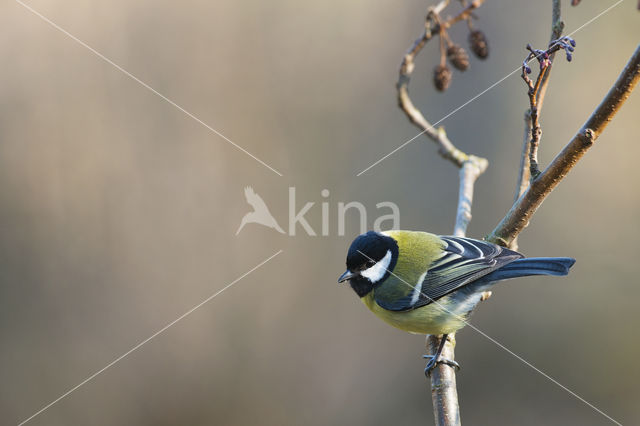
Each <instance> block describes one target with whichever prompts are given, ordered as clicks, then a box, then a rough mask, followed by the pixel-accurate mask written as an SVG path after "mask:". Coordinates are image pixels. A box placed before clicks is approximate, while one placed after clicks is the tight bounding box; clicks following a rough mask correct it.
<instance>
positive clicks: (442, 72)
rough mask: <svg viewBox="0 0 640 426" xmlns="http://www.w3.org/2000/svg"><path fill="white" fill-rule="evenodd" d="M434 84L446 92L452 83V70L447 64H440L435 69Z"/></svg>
mask: <svg viewBox="0 0 640 426" xmlns="http://www.w3.org/2000/svg"><path fill="white" fill-rule="evenodd" d="M433 84H434V85H435V86H436V89H438V90H439V91H440V92H444V91H445V90H447V88H448V87H449V84H451V70H450V69H449V67H448V66H446V65H438V66H437V67H435V69H434V70H433Z"/></svg>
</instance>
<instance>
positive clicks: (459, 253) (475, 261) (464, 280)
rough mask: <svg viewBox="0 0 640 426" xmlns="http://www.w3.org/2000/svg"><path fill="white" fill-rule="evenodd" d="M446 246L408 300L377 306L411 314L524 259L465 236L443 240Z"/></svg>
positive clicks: (443, 238) (515, 253)
mask: <svg viewBox="0 0 640 426" xmlns="http://www.w3.org/2000/svg"><path fill="white" fill-rule="evenodd" d="M440 238H441V239H442V240H443V241H444V242H445V243H446V244H447V246H446V247H445V248H444V250H445V252H446V254H445V255H444V256H443V257H441V258H440V259H438V260H437V261H435V262H434V263H433V264H432V265H431V266H430V267H429V270H428V271H427V274H426V276H425V278H424V280H423V281H422V282H421V283H418V285H416V287H415V288H414V290H413V291H411V292H410V293H409V294H408V295H407V296H406V297H403V298H400V299H397V300H394V301H388V300H377V299H376V303H378V305H380V306H381V307H383V308H385V309H387V310H390V311H409V310H412V309H416V308H419V307H422V306H425V305H428V304H430V303H432V302H433V301H435V300H438V299H439V298H441V297H443V296H445V295H447V294H449V293H451V292H453V291H456V290H458V289H459V288H461V287H463V286H466V285H468V284H471V283H472V282H474V281H476V280H477V279H479V278H481V277H483V276H485V275H487V274H489V273H491V272H493V271H495V270H496V269H499V268H501V267H503V266H504V265H506V264H508V263H511V262H513V261H514V260H517V259H521V258H522V257H524V256H522V255H521V254H520V253H518V252H515V251H513V250H509V249H506V248H503V247H500V246H498V245H495V244H491V243H488V242H486V241H480V240H474V239H471V238H462V237H448V236H447V237H440Z"/></svg>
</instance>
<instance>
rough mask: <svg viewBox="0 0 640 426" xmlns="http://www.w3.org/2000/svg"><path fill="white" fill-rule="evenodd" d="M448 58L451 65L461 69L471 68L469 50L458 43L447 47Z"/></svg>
mask: <svg viewBox="0 0 640 426" xmlns="http://www.w3.org/2000/svg"><path fill="white" fill-rule="evenodd" d="M447 58H448V59H449V62H451V65H453V66H454V67H455V68H456V69H459V70H460V71H465V70H466V69H467V68H469V55H468V54H467V51H466V50H464V48H462V46H460V45H458V44H454V45H452V46H449V48H448V49H447Z"/></svg>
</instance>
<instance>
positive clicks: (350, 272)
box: [338, 231, 398, 297]
mask: <svg viewBox="0 0 640 426" xmlns="http://www.w3.org/2000/svg"><path fill="white" fill-rule="evenodd" d="M397 261H398V243H397V242H396V240H394V239H393V238H391V237H389V236H387V235H384V234H381V233H379V232H374V231H369V232H367V233H366V234H362V235H360V236H358V237H357V238H356V239H355V240H353V242H352V243H351V247H349V252H348V253H347V270H346V272H345V273H344V274H342V275H341V276H340V278H339V279H338V282H343V281H345V280H349V284H351V288H353V290H354V291H355V292H356V293H357V294H358V296H359V297H363V296H365V295H366V294H367V293H369V292H370V291H371V290H372V289H373V286H374V285H375V284H376V283H379V282H382V281H384V280H385V279H387V277H388V276H389V275H390V272H389V271H392V270H393V268H394V267H395V266H396V262H397Z"/></svg>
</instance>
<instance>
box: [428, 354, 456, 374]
mask: <svg viewBox="0 0 640 426" xmlns="http://www.w3.org/2000/svg"><path fill="white" fill-rule="evenodd" d="M422 357H423V358H426V359H428V360H429V362H428V363H427V366H426V367H425V368H424V375H425V376H427V377H429V376H431V371H432V370H433V369H434V368H436V366H437V365H438V364H446V365H448V366H449V367H451V368H455V369H456V370H460V368H461V367H460V364H458V363H457V362H455V361H454V360H452V359H447V358H442V357H437V356H435V355H423V356H422Z"/></svg>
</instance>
